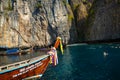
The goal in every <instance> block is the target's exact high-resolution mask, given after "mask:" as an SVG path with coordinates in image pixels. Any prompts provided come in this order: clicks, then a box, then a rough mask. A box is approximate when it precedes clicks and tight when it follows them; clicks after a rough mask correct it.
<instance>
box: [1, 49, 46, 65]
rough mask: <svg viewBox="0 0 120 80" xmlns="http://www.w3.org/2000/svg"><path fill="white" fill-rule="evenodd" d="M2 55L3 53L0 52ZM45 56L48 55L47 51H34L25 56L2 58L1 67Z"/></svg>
mask: <svg viewBox="0 0 120 80" xmlns="http://www.w3.org/2000/svg"><path fill="white" fill-rule="evenodd" d="M0 53H3V52H0ZM45 54H47V50H39V51H33V52H31V53H30V52H29V53H27V54H23V55H9V56H0V66H4V65H7V64H12V63H15V62H19V61H24V60H26V59H31V58H35V57H38V56H42V55H45Z"/></svg>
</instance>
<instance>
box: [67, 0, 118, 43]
mask: <svg viewBox="0 0 120 80" xmlns="http://www.w3.org/2000/svg"><path fill="white" fill-rule="evenodd" d="M69 3H70V5H71V7H72V10H73V12H74V16H75V22H76V27H77V32H78V36H79V40H80V41H96V40H111V39H120V14H119V13H120V0H69Z"/></svg>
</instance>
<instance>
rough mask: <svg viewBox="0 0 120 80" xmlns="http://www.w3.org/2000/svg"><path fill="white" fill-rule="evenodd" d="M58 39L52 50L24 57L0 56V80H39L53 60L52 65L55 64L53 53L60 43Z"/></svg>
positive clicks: (55, 58) (55, 59) (55, 57)
mask: <svg viewBox="0 0 120 80" xmlns="http://www.w3.org/2000/svg"><path fill="white" fill-rule="evenodd" d="M59 39H60V38H57V41H56V43H55V45H54V47H53V48H51V49H50V50H47V51H44V52H43V51H39V50H38V51H36V52H32V53H30V54H26V55H17V56H2V57H1V56H0V80H28V79H33V78H37V77H38V78H40V77H41V76H42V75H43V73H44V72H45V70H46V68H47V66H48V64H49V62H51V60H54V61H53V63H54V65H56V64H57V56H56V55H57V54H56V53H55V52H56V48H57V47H58V44H59V43H60V40H59ZM26 58H27V59H26ZM52 58H54V59H52Z"/></svg>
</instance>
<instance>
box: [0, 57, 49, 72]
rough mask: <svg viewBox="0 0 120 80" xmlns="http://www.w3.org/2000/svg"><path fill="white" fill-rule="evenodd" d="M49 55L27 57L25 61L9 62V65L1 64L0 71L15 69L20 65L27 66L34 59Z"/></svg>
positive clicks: (37, 59)
mask: <svg viewBox="0 0 120 80" xmlns="http://www.w3.org/2000/svg"><path fill="white" fill-rule="evenodd" d="M48 56H49V55H42V56H40V57H36V58H33V59H27V60H24V61H20V62H16V63H12V64H8V65H4V66H0V71H4V70H10V69H15V68H18V67H20V66H26V65H27V64H31V63H32V62H34V61H39V60H42V59H44V58H46V57H48Z"/></svg>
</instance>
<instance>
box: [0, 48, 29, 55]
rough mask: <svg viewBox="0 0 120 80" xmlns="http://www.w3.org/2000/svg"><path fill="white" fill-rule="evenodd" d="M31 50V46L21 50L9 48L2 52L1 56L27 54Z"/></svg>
mask: <svg viewBox="0 0 120 80" xmlns="http://www.w3.org/2000/svg"><path fill="white" fill-rule="evenodd" d="M30 51H31V48H29V49H24V50H19V49H17V48H16V49H8V50H6V51H4V52H2V53H0V56H8V55H21V54H27V53H28V52H30Z"/></svg>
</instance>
